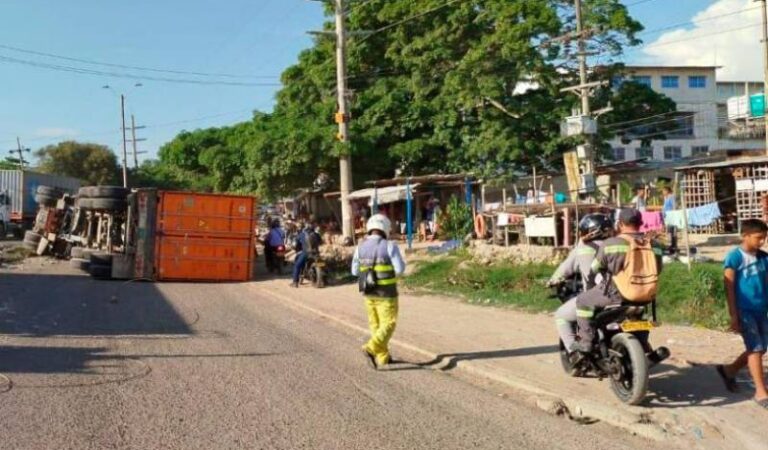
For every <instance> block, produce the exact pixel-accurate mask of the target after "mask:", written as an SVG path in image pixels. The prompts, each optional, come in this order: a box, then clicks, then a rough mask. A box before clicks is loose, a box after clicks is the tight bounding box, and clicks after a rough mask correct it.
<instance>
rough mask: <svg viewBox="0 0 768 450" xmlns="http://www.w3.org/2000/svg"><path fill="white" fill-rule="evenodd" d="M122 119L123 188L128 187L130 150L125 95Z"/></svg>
mask: <svg viewBox="0 0 768 450" xmlns="http://www.w3.org/2000/svg"><path fill="white" fill-rule="evenodd" d="M120 117H121V118H122V122H123V127H122V129H123V187H128V149H127V148H126V137H125V95H123V94H120Z"/></svg>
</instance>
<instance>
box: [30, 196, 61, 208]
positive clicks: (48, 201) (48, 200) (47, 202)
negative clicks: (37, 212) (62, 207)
mask: <svg viewBox="0 0 768 450" xmlns="http://www.w3.org/2000/svg"><path fill="white" fill-rule="evenodd" d="M58 201H59V199H58V198H57V197H51V196H49V195H45V194H35V203H37V204H38V205H40V206H56V202H58Z"/></svg>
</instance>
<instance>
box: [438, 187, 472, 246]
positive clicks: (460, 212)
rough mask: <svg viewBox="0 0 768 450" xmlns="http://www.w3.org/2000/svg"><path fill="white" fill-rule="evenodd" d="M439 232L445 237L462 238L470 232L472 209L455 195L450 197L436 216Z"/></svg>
mask: <svg viewBox="0 0 768 450" xmlns="http://www.w3.org/2000/svg"><path fill="white" fill-rule="evenodd" d="M437 220H438V225H439V227H440V234H441V235H442V237H443V238H445V239H454V240H462V239H464V237H465V236H466V235H468V234H469V233H471V232H472V229H473V226H474V222H473V220H472V209H471V208H470V207H469V205H467V204H466V203H464V202H462V201H460V200H459V199H458V198H457V197H455V196H454V197H451V199H450V201H448V206H447V207H446V208H445V211H444V212H443V213H442V214H440V217H438V219H437Z"/></svg>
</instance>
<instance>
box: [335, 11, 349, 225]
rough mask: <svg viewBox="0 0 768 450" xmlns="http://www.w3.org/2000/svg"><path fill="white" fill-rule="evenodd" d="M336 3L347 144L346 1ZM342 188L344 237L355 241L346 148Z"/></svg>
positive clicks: (342, 128)
mask: <svg viewBox="0 0 768 450" xmlns="http://www.w3.org/2000/svg"><path fill="white" fill-rule="evenodd" d="M335 1H336V90H337V96H338V103H339V105H338V106H339V111H338V114H337V116H336V121H337V122H338V124H339V136H338V137H339V141H340V142H341V143H342V144H346V143H347V142H348V139H349V111H348V109H347V61H346V31H345V29H344V25H345V24H344V0H335ZM339 171H340V178H339V182H340V185H341V186H340V187H341V223H342V227H341V229H342V235H343V236H344V238H345V239H347V238H349V239H354V236H353V234H354V226H353V224H352V205H351V204H350V203H349V194H350V192H351V190H352V159H351V157H350V155H349V154H348V149H347V148H344V149H343V150H342V152H341V155H340V156H339Z"/></svg>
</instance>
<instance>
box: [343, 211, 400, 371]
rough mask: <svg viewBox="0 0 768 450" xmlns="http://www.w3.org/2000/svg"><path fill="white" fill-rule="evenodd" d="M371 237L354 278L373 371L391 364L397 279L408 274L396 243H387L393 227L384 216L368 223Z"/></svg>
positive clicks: (356, 260) (357, 258) (356, 259)
mask: <svg viewBox="0 0 768 450" xmlns="http://www.w3.org/2000/svg"><path fill="white" fill-rule="evenodd" d="M365 230H366V232H367V233H368V236H367V237H366V238H365V240H363V242H361V243H360V245H359V246H358V247H357V249H355V254H354V256H353V258H352V275H354V276H356V277H358V280H359V287H360V292H361V293H362V294H363V298H364V299H365V309H366V311H367V313H368V327H369V328H370V330H371V338H370V339H369V340H368V342H366V343H365V345H363V348H362V350H363V354H364V355H365V357H366V359H367V360H368V362H369V363H370V364H371V366H372V367H373V368H374V369H378V368H379V367H382V366H385V365H387V364H389V363H390V360H391V357H390V354H389V341H390V339H392V335H393V334H394V332H395V326H396V325H397V315H398V305H399V301H398V292H397V277H398V276H400V275H402V274H403V272H405V261H404V260H403V257H402V256H401V255H400V249H399V247H398V246H397V243H396V242H394V241H390V240H388V237H389V234H390V232H391V230H392V223H391V222H390V221H389V219H388V218H387V217H386V216H384V215H383V214H375V215H373V216H371V218H370V219H368V222H367V223H366V227H365Z"/></svg>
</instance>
